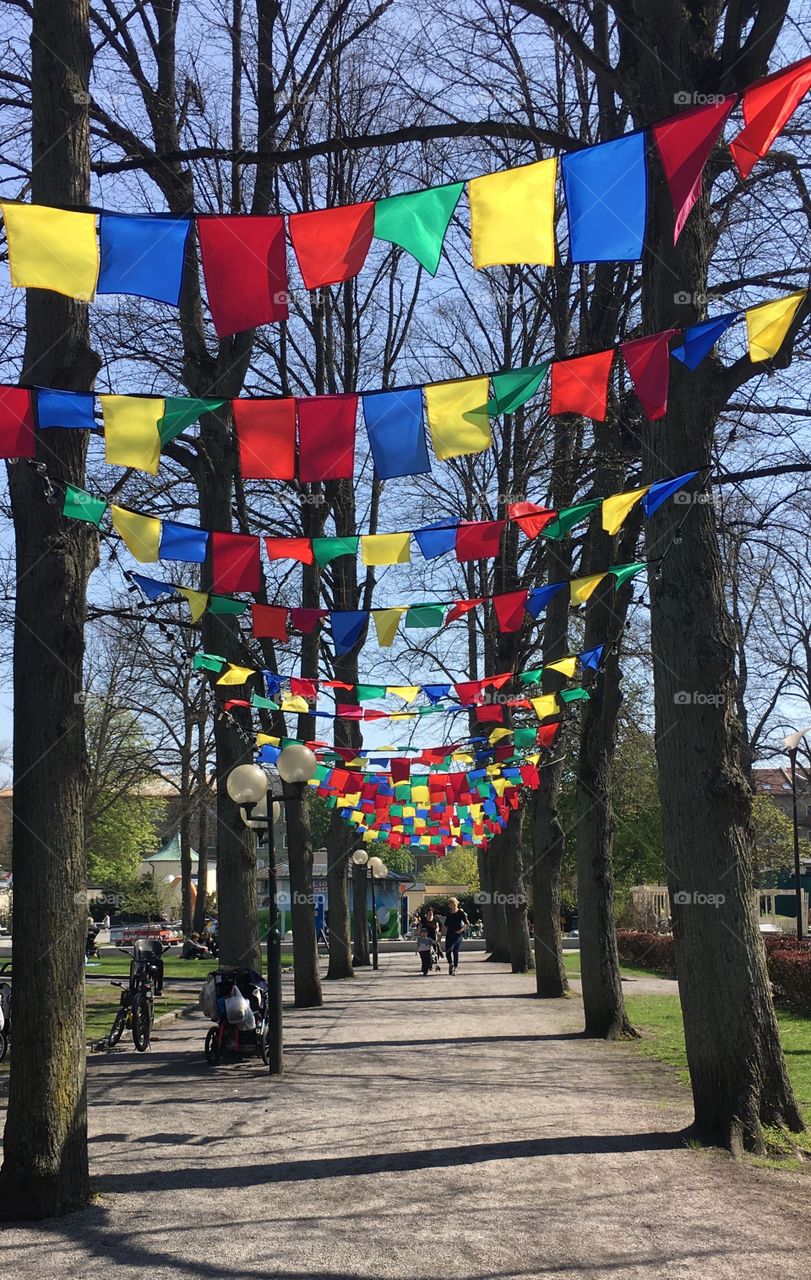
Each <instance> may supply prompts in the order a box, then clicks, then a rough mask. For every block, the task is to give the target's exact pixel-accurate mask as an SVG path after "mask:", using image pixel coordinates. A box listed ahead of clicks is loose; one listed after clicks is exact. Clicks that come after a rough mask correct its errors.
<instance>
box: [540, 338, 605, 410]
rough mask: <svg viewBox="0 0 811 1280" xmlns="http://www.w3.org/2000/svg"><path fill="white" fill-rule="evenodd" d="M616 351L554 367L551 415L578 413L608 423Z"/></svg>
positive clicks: (585, 357)
mask: <svg viewBox="0 0 811 1280" xmlns="http://www.w3.org/2000/svg"><path fill="white" fill-rule="evenodd" d="M613 360H614V348H613V347H612V348H611V349H610V350H608V351H596V352H595V353H594V355H589V356H576V357H575V359H574V360H555V361H553V363H552V374H551V379H552V393H551V402H550V405H549V412H550V413H553V414H554V413H577V414H581V415H582V416H583V417H584V418H593V419H594V421H595V422H605V416H606V406H607V404H608V379H609V376H610V374H611V365H612V362H613Z"/></svg>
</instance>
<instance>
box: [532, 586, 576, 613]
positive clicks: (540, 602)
mask: <svg viewBox="0 0 811 1280" xmlns="http://www.w3.org/2000/svg"><path fill="white" fill-rule="evenodd" d="M565 586H566V583H565V582H548V583H547V584H546V586H544V587H533V589H532V590H531V591H530V593H529V595H528V596H527V603H526V610H527V613H528V614H530V615H531V616H532V617H533V618H537V617H538V615H539V614H541V613H543V611H544V609H545V608H546V606H547V605H548V604H549V601H550V600H551V599H553V597H554V596H556V595H557V594H558V592H559V591H562V590H563V588H564V587H565Z"/></svg>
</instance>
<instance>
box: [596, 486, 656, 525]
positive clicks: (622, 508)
mask: <svg viewBox="0 0 811 1280" xmlns="http://www.w3.org/2000/svg"><path fill="white" fill-rule="evenodd" d="M648 489H650V485H649V484H646V485H644V486H643V487H642V488H641V489H629V490H628V492H627V493H615V494H614V495H613V496H612V497H610V498H603V506H602V510H601V513H600V514H601V516H602V522H603V528H604V529H605V531H606V533H619V531H620V529H621V528H622V525H623V522H624V520H625V517H626V516H627V515H628V513H629V511H631V510H632V508H633V507H635V506H636V504H637V502H639V501H640V499H641V498H644V496H645V494H646V493H647V492H648Z"/></svg>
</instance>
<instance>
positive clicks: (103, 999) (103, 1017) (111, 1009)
mask: <svg viewBox="0 0 811 1280" xmlns="http://www.w3.org/2000/svg"><path fill="white" fill-rule="evenodd" d="M120 996H121V992H120V991H119V990H118V989H117V988H114V987H111V988H110V990H109V992H107V991H105V990H104V989H103V988H102V989H101V990H100V991H91V992H88V998H87V1003H86V1006H85V1040H88V1041H91V1040H101V1039H102V1037H104V1036H106V1035H107V1034H108V1033H109V1031H110V1028H111V1027H112V1025H113V1018H114V1017H115V1011H116V1009H117V1008H118V1003H119V999H120ZM190 1003H192V1001H191V999H190V997H189V996H184V995H182V994H181V995H169V996H161V997H160V999H157V1000H156V1001H155V1017H156V1018H159V1017H160V1016H161V1014H163V1013H170V1012H171V1011H173V1010H174V1009H182V1008H183V1006H184V1005H187V1004H190ZM125 1036H126V1037H129V1038H130V1039H131V1035H130V1032H125Z"/></svg>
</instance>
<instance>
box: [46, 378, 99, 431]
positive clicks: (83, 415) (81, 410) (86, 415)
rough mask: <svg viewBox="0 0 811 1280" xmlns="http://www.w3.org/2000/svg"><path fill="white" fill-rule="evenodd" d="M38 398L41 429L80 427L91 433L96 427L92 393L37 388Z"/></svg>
mask: <svg viewBox="0 0 811 1280" xmlns="http://www.w3.org/2000/svg"><path fill="white" fill-rule="evenodd" d="M36 397H37V425H38V426H39V427H78V428H80V429H81V430H83V431H91V430H92V429H93V427H95V425H96V419H95V417H94V415H93V405H94V403H95V396H94V395H93V392H92V391H50V390H48V389H47V388H46V387H37V392H36Z"/></svg>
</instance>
